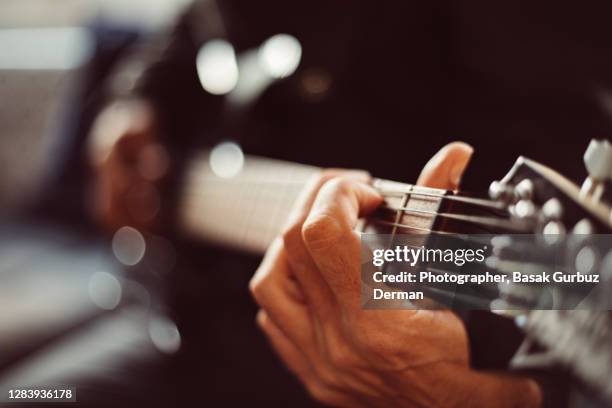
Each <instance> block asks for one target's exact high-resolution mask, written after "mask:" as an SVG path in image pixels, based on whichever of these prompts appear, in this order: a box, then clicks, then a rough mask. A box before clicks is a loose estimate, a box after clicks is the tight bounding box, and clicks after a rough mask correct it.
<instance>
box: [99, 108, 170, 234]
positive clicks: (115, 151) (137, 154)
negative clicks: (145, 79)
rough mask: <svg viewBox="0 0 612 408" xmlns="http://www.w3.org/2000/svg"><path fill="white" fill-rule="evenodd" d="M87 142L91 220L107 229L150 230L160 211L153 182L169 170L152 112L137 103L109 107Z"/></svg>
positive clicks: (157, 194)
mask: <svg viewBox="0 0 612 408" xmlns="http://www.w3.org/2000/svg"><path fill="white" fill-rule="evenodd" d="M89 142H90V143H89V147H90V155H89V157H90V162H91V165H92V167H93V169H94V197H93V198H94V200H93V203H94V215H95V217H96V218H97V219H98V220H99V221H100V222H101V223H102V224H103V225H104V226H106V227H110V228H118V227H121V226H123V225H131V226H134V227H137V228H143V229H148V228H149V227H151V226H152V225H153V224H154V223H155V220H156V217H157V214H158V212H159V207H160V196H159V192H158V189H157V186H156V182H158V181H159V180H160V179H161V178H162V177H163V176H164V174H165V173H166V171H167V168H168V154H167V153H166V150H165V149H164V148H163V147H162V146H161V145H160V144H159V143H158V142H157V129H156V126H155V118H154V113H153V109H152V107H151V106H150V105H149V104H148V103H147V102H145V101H139V100H132V101H122V102H116V103H114V104H112V105H110V106H109V107H107V108H106V109H105V110H104V111H103V112H102V113H101V114H100V115H99V116H98V118H97V120H96V121H95V123H94V125H93V128H92V132H91V136H90V140H89Z"/></svg>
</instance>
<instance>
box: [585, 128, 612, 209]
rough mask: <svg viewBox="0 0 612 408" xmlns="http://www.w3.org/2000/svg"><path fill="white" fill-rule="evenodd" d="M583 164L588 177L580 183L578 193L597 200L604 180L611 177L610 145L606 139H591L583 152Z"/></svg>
mask: <svg viewBox="0 0 612 408" xmlns="http://www.w3.org/2000/svg"><path fill="white" fill-rule="evenodd" d="M584 164H585V166H586V169H587V171H588V173H589V177H587V179H586V180H585V181H584V183H583V184H582V188H581V189H580V195H581V196H582V197H591V198H592V199H593V200H596V201H598V200H599V199H600V198H601V196H602V194H603V190H604V184H605V181H607V180H609V179H612V145H610V142H608V141H607V140H595V139H593V140H591V143H590V144H589V147H588V148H587V149H586V152H584Z"/></svg>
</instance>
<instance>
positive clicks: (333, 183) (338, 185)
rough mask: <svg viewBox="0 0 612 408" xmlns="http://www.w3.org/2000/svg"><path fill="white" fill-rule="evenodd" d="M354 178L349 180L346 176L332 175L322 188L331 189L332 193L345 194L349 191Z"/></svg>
mask: <svg viewBox="0 0 612 408" xmlns="http://www.w3.org/2000/svg"><path fill="white" fill-rule="evenodd" d="M354 183H355V180H351V179H349V178H347V177H334V178H333V179H331V180H329V181H328V182H326V183H325V186H323V188H325V189H328V190H329V191H331V193H332V194H333V195H345V194H347V193H349V192H350V191H351V188H352V187H353V185H354Z"/></svg>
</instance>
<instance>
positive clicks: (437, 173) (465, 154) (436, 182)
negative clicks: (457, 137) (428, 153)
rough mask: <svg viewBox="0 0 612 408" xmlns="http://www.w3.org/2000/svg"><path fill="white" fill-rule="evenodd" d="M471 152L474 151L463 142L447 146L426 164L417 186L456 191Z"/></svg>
mask: <svg viewBox="0 0 612 408" xmlns="http://www.w3.org/2000/svg"><path fill="white" fill-rule="evenodd" d="M473 152H474V149H473V148H472V147H471V146H470V145H468V144H466V143H463V142H453V143H449V144H447V145H446V146H444V147H443V148H442V149H440V151H438V153H436V154H435V155H434V156H433V157H432V158H431V159H430V160H429V161H428V162H427V164H426V165H425V167H424V168H423V171H422V172H421V175H420V176H419V179H418V181H417V184H418V185H422V186H427V187H433V188H441V189H445V190H456V189H458V188H459V184H460V182H461V176H462V175H463V172H464V171H465V169H466V168H467V165H468V163H469V161H470V158H471V157H472V153H473Z"/></svg>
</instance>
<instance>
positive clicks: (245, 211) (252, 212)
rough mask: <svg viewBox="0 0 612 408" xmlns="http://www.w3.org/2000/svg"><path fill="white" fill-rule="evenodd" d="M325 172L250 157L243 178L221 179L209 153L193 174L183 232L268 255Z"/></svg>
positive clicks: (183, 212) (183, 213) (188, 182)
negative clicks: (301, 198) (308, 186)
mask: <svg viewBox="0 0 612 408" xmlns="http://www.w3.org/2000/svg"><path fill="white" fill-rule="evenodd" d="M318 172H319V169H318V168H316V167H312V166H306V165H302V164H295V163H289V162H284V161H280V160H272V159H264V158H260V157H252V156H247V157H246V158H245V162H244V166H243V168H242V170H241V171H240V173H239V174H237V175H235V176H233V177H230V178H225V177H220V176H218V175H216V174H215V173H214V172H213V171H212V169H211V167H210V165H209V161H208V153H207V152H204V153H202V154H201V156H200V157H198V158H196V159H195V160H194V161H193V162H192V165H191V167H190V169H189V170H188V174H187V179H186V184H185V191H184V194H183V200H182V204H181V210H180V214H181V223H182V226H183V229H184V230H185V231H187V232H188V233H189V234H191V235H192V236H195V237H197V238H200V239H204V240H206V241H209V242H213V243H216V244H220V245H225V246H229V247H233V248H236V249H240V250H245V251H251V252H257V253H262V252H264V251H265V250H266V248H267V247H268V245H269V244H270V242H271V241H272V240H273V239H274V237H275V236H276V235H277V234H278V232H279V230H280V228H282V226H283V222H284V221H285V220H286V219H287V217H288V215H289V211H290V210H291V207H292V206H293V204H294V203H295V201H296V199H297V196H298V194H299V193H300V191H301V189H302V188H303V187H304V185H305V183H306V182H307V180H308V179H309V178H310V177H313V176H314V175H315V174H316V173H318Z"/></svg>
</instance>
